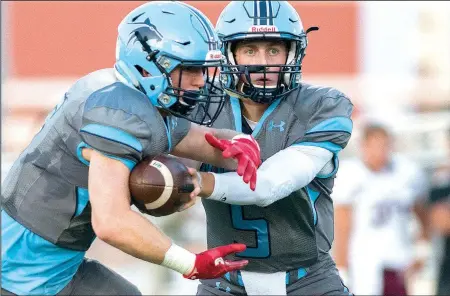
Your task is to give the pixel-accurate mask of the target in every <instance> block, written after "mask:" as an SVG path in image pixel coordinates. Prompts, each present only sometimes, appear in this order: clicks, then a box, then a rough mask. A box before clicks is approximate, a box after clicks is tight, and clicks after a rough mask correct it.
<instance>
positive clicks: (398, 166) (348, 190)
mask: <svg viewBox="0 0 450 296" xmlns="http://www.w3.org/2000/svg"><path fill="white" fill-rule="evenodd" d="M428 187H429V186H428V182H427V179H426V177H425V174H424V172H423V171H422V170H421V169H420V168H419V167H418V166H417V165H416V164H415V163H413V162H412V161H409V160H408V159H407V158H405V157H402V156H399V155H394V156H393V157H392V158H391V160H390V163H389V165H388V166H387V167H386V168H384V169H383V170H382V171H379V172H374V171H372V170H370V169H368V168H367V167H366V166H365V165H364V163H363V162H362V160H360V159H358V158H352V159H348V160H345V161H343V162H342V165H341V170H340V172H339V174H338V176H337V178H336V186H335V191H334V192H333V194H332V198H333V200H334V202H335V203H336V204H341V205H351V206H352V213H353V214H352V231H351V234H350V244H349V261H350V262H354V263H355V264H356V263H357V262H361V263H360V264H364V266H365V265H366V264H368V262H367V259H366V258H365V257H367V254H370V257H371V258H372V259H373V260H375V261H377V262H374V264H376V265H377V266H379V268H394V269H403V268H405V267H407V266H408V265H409V264H410V263H411V260H412V256H413V248H412V246H413V241H412V233H411V231H410V228H411V227H410V225H411V218H412V207H413V205H414V204H415V203H416V202H425V200H420V199H419V198H423V197H426V196H427V191H428ZM380 242H383V243H380ZM372 259H371V260H372ZM350 264H351V263H350ZM350 266H351V265H350ZM362 276H363V277H364V275H362Z"/></svg>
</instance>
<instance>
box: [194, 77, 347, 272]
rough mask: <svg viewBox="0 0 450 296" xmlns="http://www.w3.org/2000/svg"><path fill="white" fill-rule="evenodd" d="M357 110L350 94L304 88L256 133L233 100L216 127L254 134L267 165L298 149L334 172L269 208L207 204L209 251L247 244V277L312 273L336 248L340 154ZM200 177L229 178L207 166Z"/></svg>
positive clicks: (279, 104)
mask: <svg viewBox="0 0 450 296" xmlns="http://www.w3.org/2000/svg"><path fill="white" fill-rule="evenodd" d="M352 109H353V105H352V104H351V102H350V100H349V99H348V98H347V97H346V96H345V95H344V94H343V93H341V92H339V91H337V90H335V89H332V88H325V87H316V86H312V85H308V84H302V85H301V87H300V88H299V89H298V90H296V91H294V92H292V93H291V94H290V95H289V96H287V97H286V98H284V99H279V100H276V101H274V102H273V103H272V104H271V105H270V107H268V109H267V110H266V111H265V113H264V114H263V116H262V118H261V119H260V121H259V122H258V124H257V125H256V127H255V128H254V129H253V130H252V129H251V128H250V126H249V125H248V123H247V121H246V120H245V118H243V116H242V114H241V107H240V102H239V100H238V99H237V98H233V97H231V98H229V100H227V103H226V104H225V106H224V107H223V110H222V112H221V114H220V115H219V117H218V119H217V120H216V121H215V122H214V124H213V127H214V128H227V129H235V130H237V131H240V132H247V133H251V134H252V135H253V136H254V137H255V139H256V140H257V141H258V143H259V145H260V147H261V156H262V160H263V161H264V160H266V159H268V158H269V157H271V156H272V155H274V154H275V153H277V152H278V151H280V150H282V149H285V148H287V147H290V146H292V145H312V146H318V147H322V148H325V149H328V150H330V151H332V152H333V153H334V164H335V169H334V170H333V172H331V173H330V174H328V175H322V176H317V177H316V178H315V179H314V180H313V181H312V182H311V183H310V184H309V185H308V186H306V187H305V188H302V189H300V190H298V191H296V192H293V193H292V194H290V195H289V196H287V197H285V198H283V199H281V200H279V201H277V202H275V203H273V204H271V205H269V206H267V207H258V206H256V205H248V206H238V205H229V204H226V203H221V202H218V201H212V200H208V199H203V200H202V203H203V206H204V208H205V211H206V217H207V236H208V237H207V242H208V247H209V248H212V247H216V246H219V245H224V244H229V243H233V242H239V243H244V244H246V245H247V249H246V250H245V251H244V252H242V253H238V254H236V256H232V257H233V259H240V258H245V259H249V264H248V265H247V267H246V270H249V271H255V272H265V273H268V272H269V273H271V272H277V271H287V270H292V269H298V268H300V267H306V266H310V265H312V264H313V263H315V262H316V261H317V258H318V254H319V252H323V253H326V252H328V251H329V249H330V247H331V244H332V241H333V205H332V202H331V199H330V193H331V190H332V187H333V178H334V175H335V173H336V171H337V167H338V165H337V163H338V162H337V159H338V153H339V151H340V150H341V149H343V148H344V147H345V146H346V144H347V142H348V140H349V138H350V135H351V131H352V121H351V119H350V116H351V112H352ZM299 165H301V164H299ZM201 170H204V171H214V172H216V173H220V172H224V170H222V169H220V168H214V167H212V166H210V165H205V164H204V165H202V167H201ZM218 217H220V219H219V218H218Z"/></svg>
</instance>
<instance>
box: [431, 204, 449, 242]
mask: <svg viewBox="0 0 450 296" xmlns="http://www.w3.org/2000/svg"><path fill="white" fill-rule="evenodd" d="M430 224H431V227H432V228H433V229H434V230H436V231H437V232H439V233H440V234H442V235H450V205H449V204H446V203H437V204H435V205H433V206H432V208H431V210H430Z"/></svg>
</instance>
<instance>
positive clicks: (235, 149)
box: [205, 134, 262, 190]
mask: <svg viewBox="0 0 450 296" xmlns="http://www.w3.org/2000/svg"><path fill="white" fill-rule="evenodd" d="M205 138H206V141H207V142H208V143H209V144H210V145H211V146H213V147H215V148H218V149H220V150H222V151H223V152H222V156H223V157H224V158H235V159H236V160H237V161H238V167H237V173H238V175H239V176H243V179H244V182H245V183H249V182H250V189H251V190H255V188H256V174H257V169H258V167H259V166H260V165H261V163H262V162H261V152H260V149H259V145H258V142H256V140H255V139H254V138H253V136H251V135H243V134H242V135H237V136H235V137H233V139H231V141H230V140H224V139H217V138H216V137H215V136H213V135H212V134H206V135H205Z"/></svg>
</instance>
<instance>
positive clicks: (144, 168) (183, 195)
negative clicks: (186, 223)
mask: <svg viewBox="0 0 450 296" xmlns="http://www.w3.org/2000/svg"><path fill="white" fill-rule="evenodd" d="M129 187H130V193H131V199H132V202H133V204H134V205H135V206H136V207H137V208H138V209H139V210H140V211H141V212H142V213H145V214H148V215H151V216H155V217H161V216H167V215H170V214H173V213H175V212H177V210H178V208H179V207H180V206H181V205H183V204H184V203H186V202H188V201H189V194H190V193H191V192H192V191H193V190H194V184H192V179H191V176H190V175H189V172H188V169H187V167H186V166H185V165H184V164H183V163H182V162H181V161H179V160H178V159H177V158H175V157H173V156H169V155H159V156H156V157H154V158H151V157H148V158H146V159H144V160H142V161H141V162H139V163H138V164H137V165H136V166H135V167H134V168H133V170H132V171H131V175H130V180H129Z"/></svg>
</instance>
